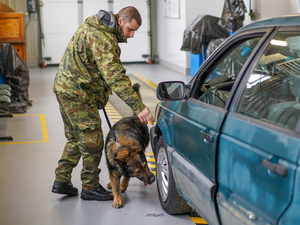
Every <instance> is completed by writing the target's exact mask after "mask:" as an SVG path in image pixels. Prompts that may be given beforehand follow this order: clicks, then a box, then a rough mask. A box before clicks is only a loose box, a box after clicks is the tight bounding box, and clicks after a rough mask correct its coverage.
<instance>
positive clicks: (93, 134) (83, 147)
mask: <svg viewBox="0 0 300 225" xmlns="http://www.w3.org/2000/svg"><path fill="white" fill-rule="evenodd" d="M57 98H58V102H59V108H60V112H61V115H62V118H63V121H64V125H65V136H66V138H67V139H68V142H67V143H66V145H65V148H64V152H63V154H62V157H61V159H60V160H59V161H58V167H57V169H56V170H55V174H56V180H57V181H61V182H70V181H71V173H72V170H73V168H74V167H75V166H77V164H78V161H79V159H80V157H81V156H82V162H83V168H82V170H81V181H82V187H83V188H84V189H93V188H96V187H98V186H99V173H100V169H99V168H98V166H99V163H100V160H101V156H102V150H103V133H102V129H101V119H100V117H99V112H98V108H97V107H95V106H89V105H87V104H83V103H81V102H78V101H74V99H65V98H61V97H57Z"/></svg>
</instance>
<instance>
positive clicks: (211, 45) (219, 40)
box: [206, 38, 225, 58]
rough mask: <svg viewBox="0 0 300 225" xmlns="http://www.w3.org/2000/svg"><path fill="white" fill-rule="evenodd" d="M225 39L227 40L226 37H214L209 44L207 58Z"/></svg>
mask: <svg viewBox="0 0 300 225" xmlns="http://www.w3.org/2000/svg"><path fill="white" fill-rule="evenodd" d="M223 41H225V38H216V39H212V40H211V41H210V42H209V43H208V45H207V49H206V58H208V57H209V56H210V55H211V53H213V52H214V50H215V49H216V48H217V47H218V46H219V45H220V44H221V43H222V42H223Z"/></svg>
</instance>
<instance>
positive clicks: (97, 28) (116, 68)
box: [53, 15, 146, 113]
mask: <svg viewBox="0 0 300 225" xmlns="http://www.w3.org/2000/svg"><path fill="white" fill-rule="evenodd" d="M112 18H113V19H114V20H115V21H110V23H109V24H112V23H114V24H117V21H118V17H117V15H114V16H113V17H112ZM114 27H117V30H115V29H113V28H112V27H109V26H105V25H104V24H103V23H102V22H101V20H100V19H99V18H98V16H97V15H93V16H91V17H89V18H87V19H86V21H85V22H84V23H83V24H82V25H81V26H80V27H79V28H78V30H77V31H76V32H75V34H74V35H73V37H72V39H71V40H70V42H69V44H68V46H67V48H66V50H65V53H64V55H63V58H62V60H61V63H60V65H59V67H58V71H57V74H56V77H55V81H54V85H53V90H54V92H55V93H56V94H57V95H58V96H62V97H65V98H74V99H77V100H78V101H81V102H84V103H87V104H90V105H97V106H98V108H99V109H102V108H104V106H105V105H106V103H107V101H108V97H109V94H111V93H112V91H114V92H115V93H116V94H117V95H118V96H119V97H120V98H121V99H122V100H123V101H124V102H125V103H126V104H127V105H129V106H130V107H131V108H132V109H133V111H134V112H135V113H140V112H141V111H142V110H143V109H145V108H146V106H145V105H144V104H143V103H142V102H141V101H140V99H139V98H138V96H137V94H136V92H135V91H134V90H133V89H132V87H131V82H130V79H129V78H128V77H127V76H126V75H125V72H126V70H125V69H124V67H123V65H122V64H121V61H120V54H121V52H120V48H119V46H118V42H125V41H126V39H125V38H124V35H123V32H122V29H121V27H120V26H119V25H118V24H117V26H114Z"/></svg>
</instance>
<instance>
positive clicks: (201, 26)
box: [181, 15, 229, 54]
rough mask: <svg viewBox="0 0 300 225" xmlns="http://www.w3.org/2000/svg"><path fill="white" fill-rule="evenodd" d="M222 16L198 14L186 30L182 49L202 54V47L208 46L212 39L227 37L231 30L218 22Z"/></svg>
mask: <svg viewBox="0 0 300 225" xmlns="http://www.w3.org/2000/svg"><path fill="white" fill-rule="evenodd" d="M219 20H220V18H219V17H215V16H210V15H205V16H198V17H197V18H196V19H195V20H194V22H193V23H192V24H191V25H190V26H188V27H187V28H186V29H185V30H184V35H183V44H182V47H181V50H182V51H189V52H191V53H194V54H201V53H202V47H207V45H208V43H209V42H210V41H211V40H212V39H216V38H226V37H228V36H229V32H228V31H227V30H226V29H225V28H223V27H222V26H221V25H219V24H218V22H219Z"/></svg>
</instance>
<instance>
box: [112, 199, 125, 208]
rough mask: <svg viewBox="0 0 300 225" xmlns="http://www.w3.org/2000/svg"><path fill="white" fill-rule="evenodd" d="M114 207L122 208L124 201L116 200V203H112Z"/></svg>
mask: <svg viewBox="0 0 300 225" xmlns="http://www.w3.org/2000/svg"><path fill="white" fill-rule="evenodd" d="M112 207H114V208H115V209H119V208H122V207H123V203H122V201H114V203H113V204H112Z"/></svg>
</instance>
